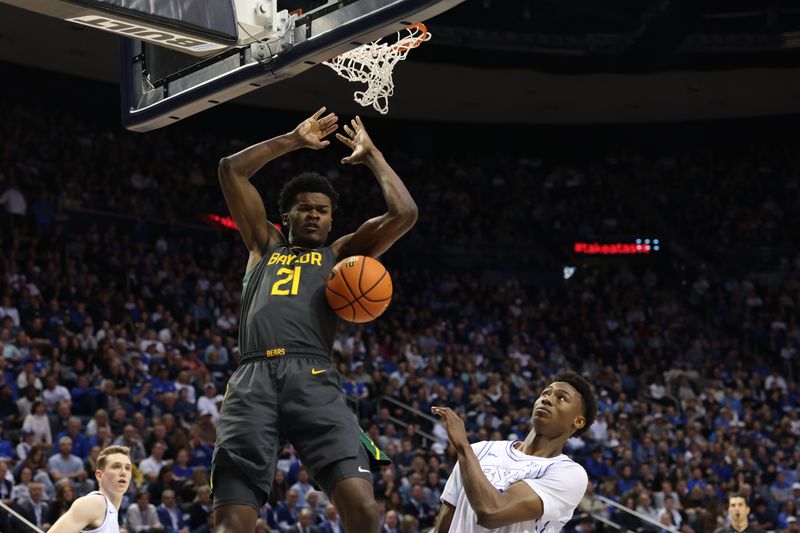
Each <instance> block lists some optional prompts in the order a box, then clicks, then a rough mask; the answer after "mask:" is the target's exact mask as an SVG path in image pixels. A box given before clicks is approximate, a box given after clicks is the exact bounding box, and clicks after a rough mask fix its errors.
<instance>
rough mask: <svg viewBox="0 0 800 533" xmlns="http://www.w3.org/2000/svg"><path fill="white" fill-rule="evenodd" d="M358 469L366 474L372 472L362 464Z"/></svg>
mask: <svg viewBox="0 0 800 533" xmlns="http://www.w3.org/2000/svg"><path fill="white" fill-rule="evenodd" d="M358 471H359V472H364V473H365V474H369V473H370V471H369V470H367V469H366V468H361V467H360V466H359V467H358Z"/></svg>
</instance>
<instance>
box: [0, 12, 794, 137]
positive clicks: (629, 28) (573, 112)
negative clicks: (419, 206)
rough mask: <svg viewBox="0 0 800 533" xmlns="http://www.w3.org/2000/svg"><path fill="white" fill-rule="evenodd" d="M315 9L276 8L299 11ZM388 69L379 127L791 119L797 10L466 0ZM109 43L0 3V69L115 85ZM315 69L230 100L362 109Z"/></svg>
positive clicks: (342, 85)
mask: <svg viewBox="0 0 800 533" xmlns="http://www.w3.org/2000/svg"><path fill="white" fill-rule="evenodd" d="M320 3H322V2H319V1H316V2H314V1H305V2H304V1H302V0H294V1H293V0H283V1H282V2H281V3H280V4H279V7H280V8H289V9H294V8H296V7H302V8H304V9H305V10H308V9H309V8H313V7H314V6H315V5H319V4H320ZM427 24H428V28H429V30H430V31H431V33H432V34H433V39H432V40H431V41H430V42H429V43H426V44H425V45H423V46H421V47H420V48H419V49H417V50H415V51H414V52H413V53H412V54H411V55H410V56H409V60H408V61H406V62H405V63H402V64H400V65H398V67H397V69H396V71H395V81H396V84H397V87H396V90H395V95H394V96H393V97H392V100H390V117H394V118H400V119H431V120H444V121H463V120H469V121H475V122H509V123H592V122H647V121H651V122H652V121H674V120H698V119H699V120H702V119H714V118H728V117H758V116H776V115H788V114H796V113H800V0H704V1H698V0H615V1H609V0H467V1H466V2H464V3H463V4H461V5H459V6H457V7H455V8H454V9H452V10H450V11H448V12H446V13H444V14H442V15H440V16H439V17H436V18H435V19H432V20H430V21H428V22H427ZM116 43H117V38H116V37H115V36H113V35H111V34H105V33H101V32H97V31H93V30H90V29H86V28H82V27H78V26H73V25H70V24H68V23H66V22H63V21H60V20H56V19H49V18H47V17H44V16H41V15H37V14H34V13H30V12H27V11H23V10H20V9H17V8H12V7H9V6H5V5H2V4H0V61H5V62H10V63H18V64H23V65H27V66H31V67H35V68H39V69H46V70H52V71H58V72H63V73H69V74H72V75H77V76H82V77H87V78H91V79H95V80H100V81H103V82H109V83H117V82H118V79H119V73H118V65H117V61H118V52H117V44H116ZM356 88H357V87H355V86H353V85H350V84H348V83H347V82H345V81H344V80H340V79H338V78H336V76H335V74H334V73H333V72H332V71H330V70H329V69H326V68H325V67H315V68H313V69H310V70H309V71H307V72H305V73H303V74H301V75H299V76H297V77H295V78H292V79H289V80H287V81H284V82H281V83H278V84H275V85H272V86H270V87H267V88H264V89H262V90H259V91H256V92H254V93H250V94H249V95H246V96H244V97H242V98H240V99H239V100H237V101H238V102H241V103H244V104H248V105H257V106H264V107H273V108H282V109H293V110H307V109H311V108H315V107H316V106H317V105H318V104H319V103H320V102H322V101H324V102H326V103H328V105H330V106H339V107H337V108H338V109H342V112H349V111H350V110H352V111H356V112H362V113H363V114H365V115H370V114H373V113H372V112H371V111H370V110H362V109H361V108H359V107H358V106H357V105H356V104H354V103H353V102H352V100H351V98H352V91H353V90H355V89H356Z"/></svg>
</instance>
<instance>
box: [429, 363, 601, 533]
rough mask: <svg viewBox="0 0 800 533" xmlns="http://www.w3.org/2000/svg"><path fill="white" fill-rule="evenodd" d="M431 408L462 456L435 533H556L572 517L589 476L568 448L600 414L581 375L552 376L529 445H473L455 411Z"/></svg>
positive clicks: (449, 482) (446, 491)
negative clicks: (564, 450)
mask: <svg viewBox="0 0 800 533" xmlns="http://www.w3.org/2000/svg"><path fill="white" fill-rule="evenodd" d="M431 410H432V411H433V413H434V414H437V415H439V416H440V417H441V418H442V422H444V425H445V427H446V428H447V436H448V438H449V440H450V444H451V445H452V446H453V448H454V449H455V451H456V454H457V457H458V463H456V466H455V468H453V472H452V474H450V478H449V479H448V480H447V484H446V485H445V488H444V490H443V491H442V507H441V509H440V511H439V517H438V518H437V520H436V528H435V529H434V532H435V533H447V532H449V531H453V532H458V533H483V532H485V531H495V532H500V533H558V531H559V530H561V528H562V527H563V526H564V524H566V523H567V522H568V521H569V520H570V518H572V513H573V511H574V510H575V508H576V507H577V506H578V503H579V502H580V501H581V498H582V497H583V494H584V492H585V491H586V483H587V481H588V476H587V475H586V471H585V470H584V469H583V467H582V466H580V465H579V464H577V463H575V462H574V461H573V460H572V459H570V458H569V457H567V456H566V455H564V454H563V453H562V450H563V448H564V443H565V442H566V441H567V439H568V438H570V437H572V436H580V435H582V434H583V433H585V432H586V431H587V430H588V429H589V426H591V425H592V422H594V419H595V415H596V413H597V400H596V399H595V397H594V394H593V393H592V388H591V386H590V385H589V383H588V382H587V381H586V380H585V379H584V378H583V377H581V376H580V375H579V374H576V373H575V372H571V371H566V372H562V373H560V374H559V375H557V376H556V377H555V378H553V382H552V383H551V384H550V385H548V386H547V387H545V389H544V391H542V394H541V396H539V398H538V399H537V400H536V403H534V405H533V414H532V425H533V428H532V429H531V432H530V433H529V434H528V436H527V437H526V438H525V440H524V441H508V440H507V441H484V442H478V443H476V444H473V445H472V446H470V444H469V442H468V441H467V433H466V431H465V429H464V422H463V421H462V420H461V418H459V416H458V415H457V414H455V413H454V412H453V411H452V410H451V409H448V408H447V407H432V408H431Z"/></svg>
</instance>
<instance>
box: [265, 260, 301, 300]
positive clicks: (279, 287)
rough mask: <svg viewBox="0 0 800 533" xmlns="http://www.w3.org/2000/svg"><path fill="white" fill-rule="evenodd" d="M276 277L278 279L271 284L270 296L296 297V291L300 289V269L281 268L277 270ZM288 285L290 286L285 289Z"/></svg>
mask: <svg viewBox="0 0 800 533" xmlns="http://www.w3.org/2000/svg"><path fill="white" fill-rule="evenodd" d="M277 275H278V277H279V278H280V279H278V281H276V282H275V283H273V284H272V290H271V291H270V294H272V295H273V296H289V295H291V296H297V291H298V289H299V288H300V267H299V266H296V267H294V268H281V269H280V270H278V272H277ZM281 276H283V277H281ZM290 283H291V284H292V286H291V287H286V286H287V285H289V284H290Z"/></svg>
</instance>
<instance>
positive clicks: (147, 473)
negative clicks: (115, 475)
mask: <svg viewBox="0 0 800 533" xmlns="http://www.w3.org/2000/svg"><path fill="white" fill-rule="evenodd" d="M165 451H167V449H166V447H165V446H164V443H162V442H155V443H154V444H153V447H152V448H151V449H150V456H149V457H147V459H144V460H142V462H141V463H139V470H140V471H141V472H142V475H144V477H145V478H146V479H147V482H148V483H153V482H154V481H155V480H156V478H158V473H159V472H160V471H161V469H162V468H163V467H165V466H169V464H170V463H171V461H165V460H164V452H165Z"/></svg>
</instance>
